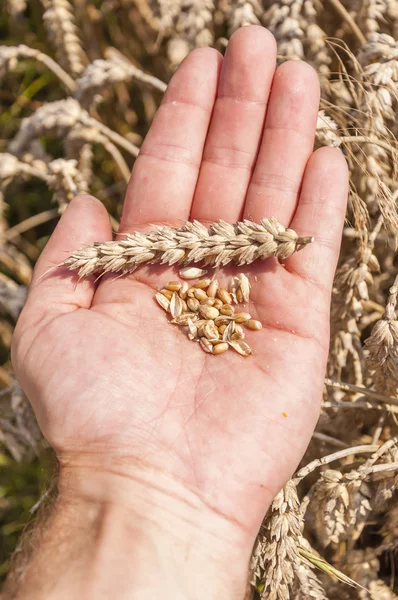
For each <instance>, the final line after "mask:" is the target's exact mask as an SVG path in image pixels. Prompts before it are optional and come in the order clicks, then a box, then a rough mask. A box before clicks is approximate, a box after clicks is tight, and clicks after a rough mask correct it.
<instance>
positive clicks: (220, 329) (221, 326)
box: [218, 325, 227, 335]
mask: <svg viewBox="0 0 398 600" xmlns="http://www.w3.org/2000/svg"><path fill="white" fill-rule="evenodd" d="M226 328H227V326H226V325H220V326H219V328H218V331H219V332H220V334H221V335H222V334H223V333H224V331H225V330H226Z"/></svg>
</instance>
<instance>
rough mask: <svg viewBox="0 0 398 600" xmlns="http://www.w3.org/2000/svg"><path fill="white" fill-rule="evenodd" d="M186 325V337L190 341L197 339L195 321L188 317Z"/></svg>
mask: <svg viewBox="0 0 398 600" xmlns="http://www.w3.org/2000/svg"><path fill="white" fill-rule="evenodd" d="M187 325H188V338H189V339H190V340H192V341H193V340H197V339H198V327H197V325H196V323H194V322H193V320H192V319H188V321H187Z"/></svg>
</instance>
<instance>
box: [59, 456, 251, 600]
mask: <svg viewBox="0 0 398 600" xmlns="http://www.w3.org/2000/svg"><path fill="white" fill-rule="evenodd" d="M59 502H60V503H61V504H63V505H67V506H68V507H69V509H71V510H72V514H73V515H74V516H75V518H76V515H78V514H84V515H86V516H87V515H89V519H90V520H91V521H92V523H93V526H94V527H95V528H96V530H97V533H96V535H95V539H96V546H97V548H96V560H97V561H98V565H97V567H98V570H99V572H102V573H104V574H105V573H106V570H107V568H108V567H109V561H110V557H112V558H111V560H112V565H114V568H115V569H116V571H117V575H116V577H117V581H118V582H123V585H122V588H123V590H124V592H125V593H126V598H129V599H130V598H131V599H132V598H135V597H137V598H140V600H144V599H146V598H153V597H156V595H161V596H162V597H163V598H169V597H170V598H173V600H199V599H202V598H206V600H212V599H213V598H220V597H222V598H223V599H225V600H227V599H231V600H232V599H233V600H235V599H239V600H241V599H242V598H243V597H244V593H245V588H246V582H247V570H248V562H249V558H250V553H251V549H252V545H253V541H254V540H253V539H251V538H250V536H249V535H248V534H247V533H246V532H245V531H243V529H242V528H241V527H240V526H239V525H237V524H236V523H232V522H231V521H230V520H228V519H226V518H225V517H224V516H223V515H220V514H217V513H216V512H215V511H214V510H213V509H212V508H210V507H208V506H207V505H206V504H205V503H204V502H203V501H202V500H201V499H200V498H199V497H198V495H197V494H196V493H195V492H193V491H192V490H189V489H187V488H186V487H185V486H184V485H183V484H182V483H181V482H179V481H176V480H175V479H173V478H170V477H169V476H167V474H164V473H162V472H159V471H158V470H156V469H151V468H150V467H147V466H145V467H142V466H135V467H134V468H131V465H129V469H128V472H126V470H125V469H124V468H120V469H112V471H109V470H107V471H103V470H98V469H97V468H93V467H92V465H90V466H89V465H88V464H84V465H83V464H79V465H78V466H76V465H73V466H72V465H70V464H68V465H67V466H66V465H64V466H62V467H61V471H60V480H59ZM101 562H103V563H104V566H103V568H101V567H100V564H101ZM126 577H127V579H126ZM112 578H113V579H114V578H115V574H113V575H112ZM97 584H99V585H101V587H102V589H104V588H106V586H107V583H106V581H103V582H102V584H101V583H100V582H98V581H97ZM97 584H96V585H97ZM112 589H113V590H114V588H112ZM96 594H97V595H96ZM113 595H114V597H117V598H124V595H123V594H122V589H121V590H120V594H119V595H118V594H117V593H115V590H114V591H113ZM87 597H89V596H87ZM93 597H98V590H97V588H96V592H95V593H94V592H93Z"/></svg>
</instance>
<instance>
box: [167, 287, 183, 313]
mask: <svg viewBox="0 0 398 600" xmlns="http://www.w3.org/2000/svg"><path fill="white" fill-rule="evenodd" d="M183 302H184V300H181V298H180V296H179V295H178V294H177V292H173V295H172V297H171V300H170V312H171V316H172V317H173V319H175V318H176V317H179V316H180V315H181V313H182V303H183Z"/></svg>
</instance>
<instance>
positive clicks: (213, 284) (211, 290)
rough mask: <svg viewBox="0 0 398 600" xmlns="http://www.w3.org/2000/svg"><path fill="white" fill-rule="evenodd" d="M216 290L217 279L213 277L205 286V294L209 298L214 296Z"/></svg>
mask: <svg viewBox="0 0 398 600" xmlns="http://www.w3.org/2000/svg"><path fill="white" fill-rule="evenodd" d="M217 290H218V281H217V279H213V280H212V281H211V283H210V285H209V287H208V288H207V295H208V296H209V297H210V298H215V297H216V294H217Z"/></svg>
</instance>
